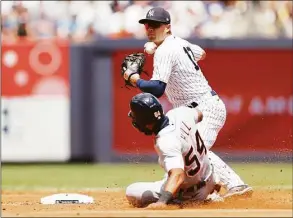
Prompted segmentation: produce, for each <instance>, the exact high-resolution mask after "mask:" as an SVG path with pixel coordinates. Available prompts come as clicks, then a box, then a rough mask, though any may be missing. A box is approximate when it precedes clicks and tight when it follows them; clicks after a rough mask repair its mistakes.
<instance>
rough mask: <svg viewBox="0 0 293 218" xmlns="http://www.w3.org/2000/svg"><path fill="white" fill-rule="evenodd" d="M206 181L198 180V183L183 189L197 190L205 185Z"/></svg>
mask: <svg viewBox="0 0 293 218" xmlns="http://www.w3.org/2000/svg"><path fill="white" fill-rule="evenodd" d="M206 184H207V183H206V181H204V180H203V181H200V182H199V183H197V184H196V185H193V186H191V187H189V188H187V189H185V191H186V192H194V191H196V190H199V189H201V188H202V187H205V186H206Z"/></svg>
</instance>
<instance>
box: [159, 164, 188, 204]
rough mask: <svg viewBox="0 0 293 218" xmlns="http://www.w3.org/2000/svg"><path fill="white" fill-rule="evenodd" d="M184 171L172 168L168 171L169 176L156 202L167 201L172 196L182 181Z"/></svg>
mask: <svg viewBox="0 0 293 218" xmlns="http://www.w3.org/2000/svg"><path fill="white" fill-rule="evenodd" d="M184 179H185V173H184V171H183V170H182V169H172V170H170V172H169V177H168V180H167V183H166V186H165V189H164V191H163V192H162V195H161V197H160V198H159V200H158V202H163V203H166V204H167V203H168V202H169V201H170V200H171V199H172V197H173V196H174V195H175V194H176V192H177V191H178V190H179V188H180V186H181V185H182V183H183V182H184Z"/></svg>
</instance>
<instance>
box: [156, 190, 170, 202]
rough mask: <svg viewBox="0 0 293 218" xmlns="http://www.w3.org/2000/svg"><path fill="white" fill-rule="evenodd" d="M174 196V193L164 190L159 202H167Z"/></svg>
mask: <svg viewBox="0 0 293 218" xmlns="http://www.w3.org/2000/svg"><path fill="white" fill-rule="evenodd" d="M172 197H173V194H172V193H171V192H169V191H162V193H161V196H160V198H159V200H158V202H162V203H165V204H167V203H168V202H169V201H170V200H171V199H172Z"/></svg>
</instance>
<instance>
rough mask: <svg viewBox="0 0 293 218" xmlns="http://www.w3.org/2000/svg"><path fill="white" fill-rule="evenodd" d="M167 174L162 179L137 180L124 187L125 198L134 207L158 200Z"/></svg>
mask: <svg viewBox="0 0 293 218" xmlns="http://www.w3.org/2000/svg"><path fill="white" fill-rule="evenodd" d="M166 176H167V174H166V175H165V177H164V179H162V180H160V181H156V182H137V183H133V184H131V185H129V186H128V187H127V188H126V198H127V200H128V202H129V203H130V204H132V205H133V206H135V207H144V206H147V205H148V204H150V203H154V202H156V201H158V199H159V197H160V193H161V190H162V188H163V186H164V184H165V182H166V180H167V177H166Z"/></svg>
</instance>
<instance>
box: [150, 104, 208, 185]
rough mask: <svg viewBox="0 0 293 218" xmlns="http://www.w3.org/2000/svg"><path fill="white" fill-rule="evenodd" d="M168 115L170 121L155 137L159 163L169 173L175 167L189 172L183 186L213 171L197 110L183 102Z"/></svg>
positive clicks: (195, 181) (193, 182)
mask: <svg viewBox="0 0 293 218" xmlns="http://www.w3.org/2000/svg"><path fill="white" fill-rule="evenodd" d="M166 116H167V117H168V118H169V125H168V126H167V127H165V128H164V129H162V130H161V131H160V132H159V133H158V135H157V137H156V144H155V150H156V152H157V153H158V155H159V164H160V165H161V166H162V167H163V168H164V170H165V172H166V173H168V172H169V171H170V170H171V169H173V168H181V169H183V170H184V171H185V172H186V175H187V176H186V179H185V181H184V185H183V186H182V187H185V186H186V187H190V186H191V185H194V184H197V183H198V182H199V181H201V180H202V179H204V178H206V177H207V176H208V175H209V174H210V173H211V167H210V161H209V158H208V156H207V150H206V148H205V147H204V145H203V143H202V141H201V138H200V136H199V135H198V131H197V126H196V123H197V122H198V112H197V110H196V109H195V108H189V107H184V106H182V107H178V108H175V109H172V110H170V111H169V112H168V113H167V114H166Z"/></svg>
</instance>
